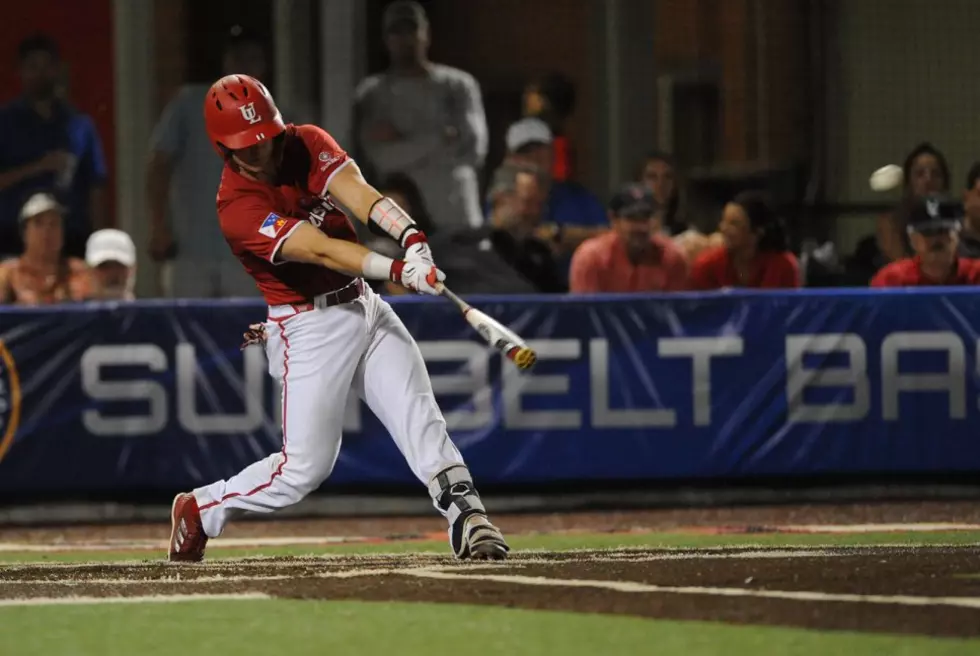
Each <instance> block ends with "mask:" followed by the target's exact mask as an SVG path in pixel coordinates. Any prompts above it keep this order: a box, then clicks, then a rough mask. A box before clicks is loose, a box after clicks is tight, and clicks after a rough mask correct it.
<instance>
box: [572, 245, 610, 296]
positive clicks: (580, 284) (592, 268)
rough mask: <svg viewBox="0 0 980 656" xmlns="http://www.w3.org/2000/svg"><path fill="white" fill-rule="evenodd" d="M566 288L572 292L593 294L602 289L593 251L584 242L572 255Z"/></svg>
mask: <svg viewBox="0 0 980 656" xmlns="http://www.w3.org/2000/svg"><path fill="white" fill-rule="evenodd" d="M568 290H569V291H570V292H571V293H573V294H595V293H598V292H601V291H603V290H602V289H600V285H599V267H598V262H597V261H596V257H595V252H594V251H593V250H592V249H591V248H589V243H588V242H584V243H583V244H581V245H580V246H579V247H578V248H577V249H575V253H574V254H573V255H572V263H571V268H570V269H569V272H568Z"/></svg>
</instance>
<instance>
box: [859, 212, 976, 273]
mask: <svg viewBox="0 0 980 656" xmlns="http://www.w3.org/2000/svg"><path fill="white" fill-rule="evenodd" d="M962 218H963V205H961V204H960V203H957V202H955V201H953V200H952V199H950V198H948V197H946V196H944V195H936V194H930V195H927V196H925V197H923V198H920V199H918V200H916V201H915V203H914V204H913V205H912V207H911V209H910V211H909V215H908V227H907V230H908V234H909V238H910V241H911V242H912V250H913V251H914V252H915V256H914V257H909V258H905V259H901V260H897V261H895V262H892V263H891V264H888V265H887V266H885V267H884V268H883V269H881V270H880V271H879V272H878V273H877V274H875V276H874V278H872V279H871V286H872V287H912V286H921V285H976V284H978V283H980V261H978V260H969V259H966V258H962V257H958V255H957V248H958V246H959V232H960V226H961V220H962Z"/></svg>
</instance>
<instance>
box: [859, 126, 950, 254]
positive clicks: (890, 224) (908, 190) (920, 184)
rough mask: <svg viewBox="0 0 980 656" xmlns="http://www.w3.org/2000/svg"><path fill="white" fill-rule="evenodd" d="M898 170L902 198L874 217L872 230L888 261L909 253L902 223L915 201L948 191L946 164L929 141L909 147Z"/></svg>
mask: <svg viewBox="0 0 980 656" xmlns="http://www.w3.org/2000/svg"><path fill="white" fill-rule="evenodd" d="M902 172H903V173H904V182H903V187H902V199H901V200H900V201H899V204H898V206H897V207H896V208H895V210H894V211H893V212H891V213H888V214H883V215H882V216H880V217H878V224H877V230H876V232H877V237H878V248H879V249H880V250H881V252H882V254H883V255H884V256H885V258H886V259H887V260H888V261H889V262H894V261H895V260H900V259H902V258H905V257H909V256H910V255H911V254H912V245H911V244H910V243H909V236H908V231H907V230H906V226H907V225H908V217H909V213H910V211H911V208H912V207H914V206H915V204H916V201H917V200H919V199H921V198H923V197H925V196H927V195H928V194H937V193H947V192H948V191H949V177H950V176H949V164H948V163H947V162H946V157H945V156H944V155H943V154H942V152H940V151H939V149H937V148H936V147H935V146H933V145H932V144H931V143H929V142H923V143H920V144H919V145H918V146H916V147H915V148H913V149H912V151H911V152H910V153H909V154H908V155H907V156H906V157H905V162H904V164H903V165H902Z"/></svg>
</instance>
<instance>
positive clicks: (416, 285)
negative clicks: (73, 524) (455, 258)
mask: <svg viewBox="0 0 980 656" xmlns="http://www.w3.org/2000/svg"><path fill="white" fill-rule="evenodd" d="M445 279H446V274H445V273H443V272H442V271H440V270H439V269H437V268H436V267H435V266H430V265H426V264H424V263H422V262H410V261H408V260H395V261H394V262H392V265H391V280H392V281H393V282H397V283H398V284H400V285H402V286H403V287H405V288H407V289H410V290H412V291H413V292H417V293H419V294H429V295H431V296H438V295H439V290H437V289H436V283H440V282H442V281H443V280H445Z"/></svg>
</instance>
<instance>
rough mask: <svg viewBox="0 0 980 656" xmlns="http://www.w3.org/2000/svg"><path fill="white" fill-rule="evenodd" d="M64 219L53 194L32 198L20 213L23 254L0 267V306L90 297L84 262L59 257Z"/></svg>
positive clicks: (46, 303)
mask: <svg viewBox="0 0 980 656" xmlns="http://www.w3.org/2000/svg"><path fill="white" fill-rule="evenodd" d="M64 216H65V208H64V207H62V206H61V205H60V204H59V203H58V200H57V199H56V198H55V197H54V194H51V193H48V192H38V193H35V194H34V195H32V196H31V197H30V198H29V199H28V201H27V203H25V204H24V207H23V208H22V209H21V212H20V226H21V232H22V235H21V236H22V239H23V242H24V252H23V254H22V255H21V256H20V257H17V258H12V259H9V260H6V261H5V262H3V263H2V264H0V303H7V304H13V305H50V304H52V303H61V302H65V301H81V300H84V299H85V298H86V297H87V296H88V295H89V282H90V281H89V273H88V269H87V267H86V266H85V262H83V261H82V260H80V259H77V258H73V257H65V256H64V255H63V254H62V249H63V246H64Z"/></svg>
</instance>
